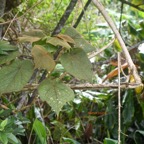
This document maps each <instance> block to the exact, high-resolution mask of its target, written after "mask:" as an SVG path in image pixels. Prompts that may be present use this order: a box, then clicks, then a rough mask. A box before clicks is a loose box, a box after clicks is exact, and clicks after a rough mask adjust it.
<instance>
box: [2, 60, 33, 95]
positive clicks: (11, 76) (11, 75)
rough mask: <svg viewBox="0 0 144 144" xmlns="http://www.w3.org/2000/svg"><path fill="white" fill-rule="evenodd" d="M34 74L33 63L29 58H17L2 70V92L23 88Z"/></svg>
mask: <svg viewBox="0 0 144 144" xmlns="http://www.w3.org/2000/svg"><path fill="white" fill-rule="evenodd" d="M32 74H33V64H32V63H31V61H29V60H23V61H20V60H16V61H14V62H13V63H12V64H10V65H8V66H5V67H3V68H2V69H1V70H0V93H8V92H14V91H19V90H21V89H22V88H23V87H24V86H25V85H26V83H27V82H28V81H29V79H30V77H31V76H32Z"/></svg>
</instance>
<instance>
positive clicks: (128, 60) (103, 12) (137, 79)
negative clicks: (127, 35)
mask: <svg viewBox="0 0 144 144" xmlns="http://www.w3.org/2000/svg"><path fill="white" fill-rule="evenodd" d="M93 3H94V5H95V6H96V7H97V8H98V9H99V10H100V12H101V13H102V15H103V17H104V18H105V20H106V21H107V23H108V24H109V26H110V27H111V29H112V30H113V32H114V34H115V36H116V37H117V39H118V41H119V44H120V46H121V47H122V49H123V52H124V54H125V58H126V60H127V62H128V65H129V67H130V69H131V72H132V73H133V75H134V78H135V81H136V83H138V84H139V85H141V84H142V83H141V78H140V77H139V75H138V73H137V69H136V67H135V65H134V63H133V61H132V59H131V56H130V54H129V52H128V50H127V47H126V46H125V43H124V41H123V39H122V38H121V36H120V34H119V31H118V30H117V28H116V26H115V24H114V22H113V21H112V19H111V17H110V16H109V15H108V14H107V12H106V10H105V8H104V6H103V5H102V4H101V3H100V2H98V1H97V0H93Z"/></svg>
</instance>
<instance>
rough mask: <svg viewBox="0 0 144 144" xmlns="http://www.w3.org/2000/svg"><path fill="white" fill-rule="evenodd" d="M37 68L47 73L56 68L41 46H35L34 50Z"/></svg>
mask: <svg viewBox="0 0 144 144" xmlns="http://www.w3.org/2000/svg"><path fill="white" fill-rule="evenodd" d="M32 55H33V57H34V63H35V68H43V69H46V70H47V71H52V70H53V69H54V67H55V61H54V60H53V58H52V56H51V55H50V54H49V53H48V51H47V50H46V49H45V48H44V47H42V46H41V45H35V46H34V47H33V48H32Z"/></svg>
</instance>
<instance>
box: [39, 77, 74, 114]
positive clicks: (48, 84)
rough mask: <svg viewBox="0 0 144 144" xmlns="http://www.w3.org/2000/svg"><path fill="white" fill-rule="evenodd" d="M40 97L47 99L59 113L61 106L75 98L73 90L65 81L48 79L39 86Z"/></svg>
mask: <svg viewBox="0 0 144 144" xmlns="http://www.w3.org/2000/svg"><path fill="white" fill-rule="evenodd" d="M38 92H39V95H40V98H41V99H42V100H43V101H46V102H47V103H48V104H49V105H50V106H51V107H52V109H53V110H54V111H55V112H56V114H57V115H58V114H59V112H60V110H61V108H62V107H63V106H64V105H65V104H66V102H69V101H71V100H73V99H74V93H73V91H72V90H71V89H70V88H69V87H68V86H66V85H65V84H64V83H62V82H60V81H56V80H50V79H46V80H44V81H43V82H42V83H41V84H40V85H39V88H38Z"/></svg>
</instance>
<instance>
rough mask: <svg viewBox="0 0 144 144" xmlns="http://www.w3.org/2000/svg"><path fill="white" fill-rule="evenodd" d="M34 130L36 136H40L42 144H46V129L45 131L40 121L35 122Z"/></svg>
mask: <svg viewBox="0 0 144 144" xmlns="http://www.w3.org/2000/svg"><path fill="white" fill-rule="evenodd" d="M33 129H34V131H35V132H36V134H37V135H38V137H39V139H40V141H41V143H42V144H46V137H47V134H46V129H45V127H44V126H43V124H42V123H41V122H40V121H39V120H38V119H36V120H35V121H34V123H33Z"/></svg>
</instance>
